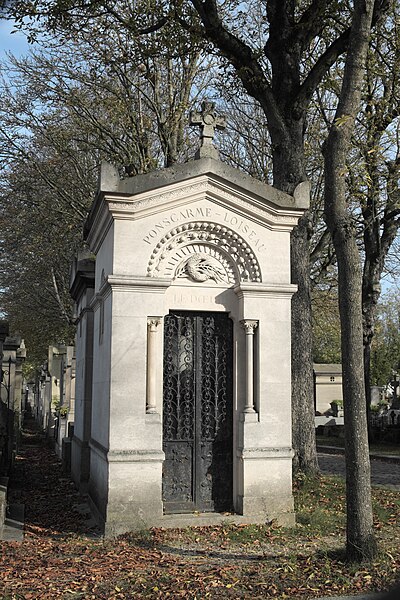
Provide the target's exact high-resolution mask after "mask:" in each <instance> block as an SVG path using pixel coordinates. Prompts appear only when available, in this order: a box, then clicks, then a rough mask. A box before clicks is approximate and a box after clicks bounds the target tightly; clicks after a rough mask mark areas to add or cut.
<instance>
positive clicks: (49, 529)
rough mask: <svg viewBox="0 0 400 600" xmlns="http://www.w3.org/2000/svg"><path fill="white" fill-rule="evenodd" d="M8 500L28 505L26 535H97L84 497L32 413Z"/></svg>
mask: <svg viewBox="0 0 400 600" xmlns="http://www.w3.org/2000/svg"><path fill="white" fill-rule="evenodd" d="M9 502H10V503H17V504H24V505H25V535H27V536H29V535H30V534H32V535H35V536H41V535H42V536H48V537H54V536H60V535H62V536H65V535H68V534H74V535H90V536H92V535H97V534H98V531H97V530H96V528H95V527H94V525H93V521H92V520H91V519H90V518H89V517H90V514H89V513H88V511H87V510H86V511H85V498H84V497H82V496H81V495H80V494H79V493H78V492H77V490H76V489H75V486H74V484H73V482H72V480H71V478H70V477H69V476H68V475H66V474H65V473H63V470H62V464H61V461H60V460H59V459H58V457H57V456H56V454H55V452H54V450H52V449H51V448H50V446H49V444H48V440H47V439H46V437H45V435H44V433H43V431H42V430H41V429H40V427H39V426H38V424H37V423H36V421H35V420H34V418H33V417H31V416H30V415H28V416H27V417H26V418H25V420H24V425H23V428H22V432H21V439H20V443H19V450H18V454H17V457H16V459H15V464H14V469H13V472H12V474H11V477H10V482H9Z"/></svg>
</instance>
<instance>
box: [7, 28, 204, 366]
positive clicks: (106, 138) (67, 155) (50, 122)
mask: <svg viewBox="0 0 400 600" xmlns="http://www.w3.org/2000/svg"><path fill="white" fill-rule="evenodd" d="M105 25H107V28H106V29H105ZM94 34H95V35H94ZM186 38H187V36H186ZM62 41H63V44H62V45H60V38H59V37H58V38H54V39H53V38H49V39H47V40H46V41H45V42H44V41H43V40H41V42H40V44H39V49H37V50H35V52H31V54H30V55H29V56H28V57H25V58H21V59H16V58H13V59H11V62H8V63H4V64H3V65H2V67H1V72H2V81H1V105H0V158H1V159H2V160H1V186H0V201H1V215H2V224H3V226H2V238H1V241H0V244H1V251H2V258H1V263H0V264H1V266H0V268H1V276H2V291H1V296H2V310H3V311H4V312H5V313H6V314H7V316H8V318H9V319H10V321H11V325H12V327H13V328H14V329H16V330H20V331H21V332H23V335H24V336H25V337H26V344H27V347H28V348H29V350H30V352H31V353H32V352H34V355H35V357H36V358H37V360H38V361H40V360H43V357H44V356H45V352H44V351H45V347H46V346H47V345H48V344H49V343H50V342H54V341H65V342H70V341H71V340H72V338H73V327H72V317H73V315H72V303H71V300H70V297H69V293H68V290H69V265H70V262H71V259H72V257H73V254H74V253H75V252H76V250H77V248H78V247H79V246H80V245H81V243H82V228H83V223H84V220H85V218H86V215H87V212H88V210H89V208H90V205H91V202H92V200H93V195H94V192H95V189H96V181H97V173H98V165H99V163H100V161H101V160H103V159H105V160H108V161H109V162H111V163H114V164H115V165H117V166H118V167H119V168H120V171H121V175H122V176H127V175H134V174H136V173H144V172H147V171H149V170H152V169H154V168H157V167H160V166H165V165H169V164H173V163H174V162H175V161H176V160H178V159H180V160H185V159H187V156H188V154H189V153H190V152H191V137H190V135H191V134H190V132H189V131H188V129H187V127H186V126H185V125H186V115H187V112H188V110H189V109H190V106H191V105H192V103H194V102H195V101H196V99H197V98H198V97H199V96H201V94H202V93H203V89H204V85H205V84H206V83H207V82H208V73H209V64H205V63H204V62H203V63H202V59H201V49H200V46H199V45H198V44H196V43H195V42H193V44H192V45H191V47H190V48H189V46H188V44H187V43H185V45H184V47H182V48H178V47H177V46H176V45H175V46H174V54H172V53H171V54H170V55H168V56H164V55H161V52H158V54H157V53H155V52H153V54H151V53H150V51H149V49H148V48H145V49H143V48H142V47H141V46H140V44H136V43H135V41H134V40H132V39H131V38H130V37H127V35H126V34H124V33H123V32H121V31H120V30H119V29H118V23H117V22H116V21H114V22H113V27H111V22H108V23H104V22H101V23H97V26H96V29H95V30H93V29H88V30H87V31H86V30H85V28H83V29H82V31H81V32H80V35H79V38H78V37H77V32H74V31H69V33H68V36H64V38H62ZM111 41H112V44H111V45H110V42H111ZM40 45H41V46H40ZM170 45H171V46H172V44H170ZM195 83H196V86H195V87H194V84H195ZM32 315H33V317H32ZM31 356H32V354H31ZM40 356H41V359H40Z"/></svg>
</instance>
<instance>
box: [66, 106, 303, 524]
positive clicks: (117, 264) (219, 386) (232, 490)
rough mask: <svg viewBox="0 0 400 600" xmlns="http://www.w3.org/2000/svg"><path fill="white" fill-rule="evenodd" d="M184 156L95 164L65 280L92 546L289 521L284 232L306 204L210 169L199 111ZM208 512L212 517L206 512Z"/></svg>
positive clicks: (208, 127)
mask: <svg viewBox="0 0 400 600" xmlns="http://www.w3.org/2000/svg"><path fill="white" fill-rule="evenodd" d="M192 122H193V123H196V124H198V125H200V127H201V130H202V136H201V148H200V150H199V151H198V153H197V157H196V159H195V160H193V161H191V162H188V163H186V164H182V165H177V166H174V167H171V168H166V169H162V170H159V171H156V172H153V173H149V174H147V175H139V176H135V177H131V178H126V179H121V178H120V177H119V175H118V173H117V171H116V170H114V168H113V167H111V166H110V165H107V164H104V165H103V167H102V170H101V177H100V185H99V191H98V194H97V198H96V200H95V202H94V205H93V207H92V210H91V212H90V215H89V218H88V221H87V224H86V240H87V244H88V246H89V248H90V251H91V253H92V254H93V255H94V256H95V261H94V260H93V259H92V258H91V257H88V256H81V257H80V258H79V259H78V261H77V262H76V264H75V267H74V271H73V276H72V293H73V297H74V299H75V302H76V306H77V321H78V332H77V350H76V352H77V369H76V398H75V433H74V438H73V443H72V474H73V477H74V479H75V481H76V483H77V484H78V485H79V486H80V487H81V489H83V490H85V491H87V492H88V494H89V498H90V502H91V505H92V509H93V511H94V513H95V514H96V515H97V518H98V520H99V521H100V523H101V524H102V525H103V526H104V530H105V534H106V535H115V534H119V533H122V532H124V531H127V530H131V529H142V528H144V527H148V526H155V525H157V526H168V524H172V523H173V524H174V525H177V524H182V525H185V524H189V523H190V522H193V520H195V522H196V523H198V524H200V523H201V524H204V523H215V522H218V519H221V518H223V519H224V520H229V518H231V519H232V520H233V521H235V522H238V521H239V522H240V521H242V522H249V523H250V522H258V523H259V522H270V521H272V520H276V521H277V522H278V523H281V524H291V523H292V522H293V519H294V515H293V499H292V481H291V472H292V447H291V377H290V313H291V297H292V295H293V293H294V292H295V291H296V287H295V286H294V285H291V283H290V248H289V243H290V232H291V230H292V229H293V227H294V226H295V225H296V223H297V221H298V219H299V217H300V216H301V215H302V214H303V212H304V210H305V209H306V208H307V207H308V201H309V190H308V184H307V183H304V184H301V185H300V186H299V187H298V188H297V189H296V191H295V194H294V196H289V195H287V194H285V193H282V192H280V191H278V190H276V189H274V188H273V187H271V186H269V185H266V184H265V183H262V182H260V181H258V180H256V179H253V178H251V177H249V176H248V175H246V174H244V173H242V172H240V171H238V170H236V169H234V168H232V167H230V166H228V165H226V164H224V163H222V162H221V161H220V160H219V159H218V153H217V151H216V149H215V148H214V146H213V144H212V138H213V134H214V128H215V127H218V126H222V124H221V120H220V119H219V118H218V117H216V115H215V113H214V111H213V106H212V105H210V104H207V103H204V104H203V112H201V113H196V114H195V115H193V116H192ZM220 515H222V517H221V516H220Z"/></svg>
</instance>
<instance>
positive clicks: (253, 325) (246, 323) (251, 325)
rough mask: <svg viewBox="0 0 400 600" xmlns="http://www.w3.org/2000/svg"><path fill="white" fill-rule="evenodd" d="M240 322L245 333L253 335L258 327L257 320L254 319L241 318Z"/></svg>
mask: <svg viewBox="0 0 400 600" xmlns="http://www.w3.org/2000/svg"><path fill="white" fill-rule="evenodd" d="M240 324H241V326H242V327H243V329H244V330H245V332H246V334H247V335H253V334H254V332H255V330H256V329H257V327H258V321H255V320H254V319H243V320H242V321H240Z"/></svg>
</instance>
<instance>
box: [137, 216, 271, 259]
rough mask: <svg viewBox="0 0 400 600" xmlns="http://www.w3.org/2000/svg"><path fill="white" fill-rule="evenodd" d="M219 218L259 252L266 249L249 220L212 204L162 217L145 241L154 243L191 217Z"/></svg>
mask: <svg viewBox="0 0 400 600" xmlns="http://www.w3.org/2000/svg"><path fill="white" fill-rule="evenodd" d="M212 218H218V219H221V221H222V222H223V223H225V224H226V225H229V226H230V227H232V228H233V229H235V231H237V232H239V233H241V234H242V235H243V237H245V238H246V239H247V240H248V241H250V242H251V244H252V247H253V248H254V249H256V250H257V251H258V252H263V251H264V250H265V249H266V246H265V244H263V242H262V240H261V238H260V235H259V234H258V233H257V232H256V231H255V230H254V228H253V226H252V225H251V223H250V222H249V221H247V220H246V219H243V218H242V217H238V216H237V215H235V214H233V213H231V212H229V211H227V210H222V211H216V210H214V209H213V208H211V207H210V206H207V207H202V206H199V207H197V208H185V209H184V210H179V211H175V212H172V213H171V214H169V215H168V216H166V217H164V218H163V219H161V220H160V221H159V222H158V223H156V224H155V225H154V226H153V227H152V229H150V231H148V232H147V233H146V235H145V236H144V238H143V241H144V242H146V244H152V243H153V242H154V241H155V240H156V239H158V238H159V236H160V234H163V233H164V232H165V231H167V230H168V229H169V228H170V227H171V226H172V227H173V226H174V225H176V224H178V223H182V222H184V221H187V220H190V219H207V220H209V219H212Z"/></svg>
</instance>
